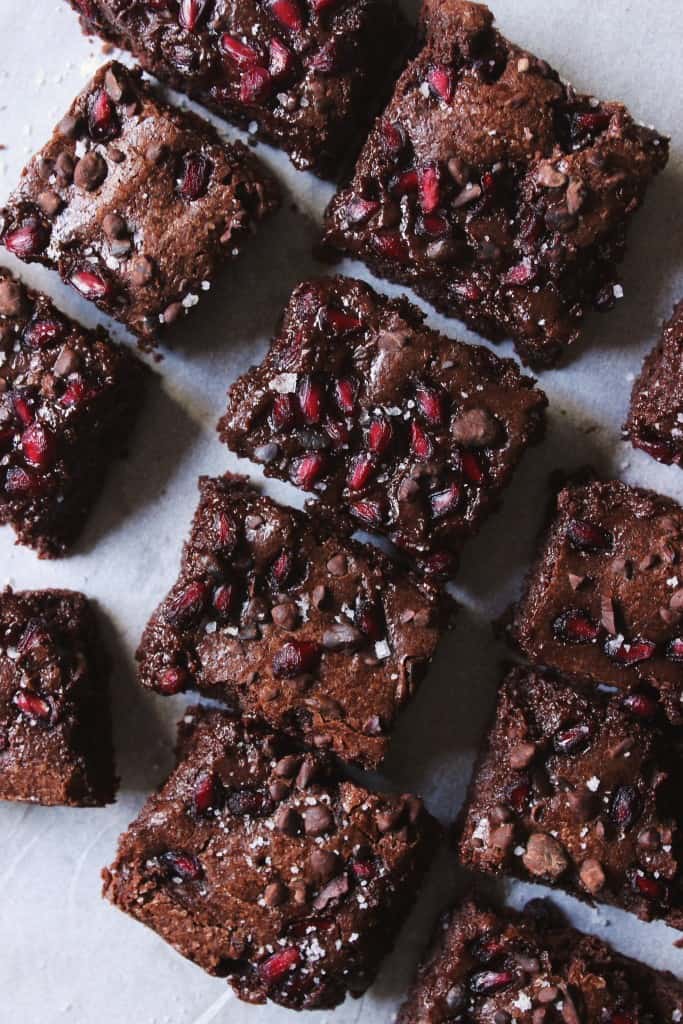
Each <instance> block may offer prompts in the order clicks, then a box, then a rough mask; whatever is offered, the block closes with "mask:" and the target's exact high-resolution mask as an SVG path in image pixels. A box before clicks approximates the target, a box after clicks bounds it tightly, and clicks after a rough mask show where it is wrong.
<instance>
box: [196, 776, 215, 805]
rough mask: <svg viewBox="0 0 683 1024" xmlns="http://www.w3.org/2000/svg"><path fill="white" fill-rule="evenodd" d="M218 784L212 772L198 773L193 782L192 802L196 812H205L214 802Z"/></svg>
mask: <svg viewBox="0 0 683 1024" xmlns="http://www.w3.org/2000/svg"><path fill="white" fill-rule="evenodd" d="M217 795H218V786H217V779H216V776H215V775H214V774H213V773H212V772H206V774H204V775H200V776H199V778H198V779H197V782H196V783H195V787H194V793H193V795H192V802H193V804H194V809H195V811H196V812H197V814H206V813H207V811H210V810H211V809H212V808H213V807H214V806H215V804H216V798H217Z"/></svg>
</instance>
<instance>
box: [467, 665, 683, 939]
mask: <svg viewBox="0 0 683 1024" xmlns="http://www.w3.org/2000/svg"><path fill="white" fill-rule="evenodd" d="M660 715H661V712H660V713H659V714H658V711H657V706H656V705H655V704H653V702H651V701H649V700H647V699H646V698H644V697H641V696H639V695H630V696H629V695H627V696H626V697H624V695H623V694H613V693H601V692H597V693H596V692H594V691H592V690H588V689H587V690H584V691H582V692H579V691H577V690H576V689H575V688H574V687H572V686H571V685H570V684H569V683H568V682H567V681H566V680H564V679H562V678H559V677H556V676H554V675H552V674H551V673H547V672H545V673H544V672H539V671H538V670H536V669H527V668H515V669H513V670H512V671H511V672H510V673H509V675H508V676H507V677H506V678H505V680H504V682H503V685H502V686H501V689H500V692H499V694H498V703H497V707H496V712H495V717H494V721H493V724H492V726H491V730H490V732H489V735H488V737H487V739H486V741H485V743H484V746H483V749H482V752H481V755H480V757H479V761H478V763H477V766H476V768H475V771H474V776H473V780H472V785H471V787H470V793H469V798H468V801H467V804H466V807H465V809H464V811H463V816H462V832H461V835H460V839H459V844H458V853H459V859H460V862H461V864H463V865H464V866H465V867H472V868H475V869H476V870H478V871H487V872H491V873H493V874H499V873H505V874H513V875H516V876H517V877H518V878H523V879H525V880H527V881H543V882H547V883H550V884H553V885H557V886H559V887H561V888H563V889H566V890H567V891H568V892H570V893H572V895H574V896H578V897H579V898H581V899H587V900H589V901H592V900H597V901H598V902H601V903H611V904H613V905H614V906H617V907H622V908H623V909H625V910H630V911H632V912H633V913H635V914H638V916H639V917H642V918H643V919H645V920H651V919H653V918H663V919H664V920H665V921H666V922H667V923H668V924H670V925H672V926H673V927H675V928H679V929H683V884H682V882H681V878H682V873H681V856H682V855H683V843H682V842H681V828H680V825H681V823H682V822H683V802H682V799H683V775H682V773H681V764H682V762H681V748H680V738H679V737H678V735H677V733H678V731H677V730H673V729H670V728H667V727H666V725H665V724H663V723H662V721H660ZM661 717H662V718H663V717H664V716H663V715H661Z"/></svg>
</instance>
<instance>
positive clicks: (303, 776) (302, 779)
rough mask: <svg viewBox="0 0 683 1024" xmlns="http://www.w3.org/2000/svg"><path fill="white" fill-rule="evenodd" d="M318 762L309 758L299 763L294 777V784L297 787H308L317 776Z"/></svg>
mask: <svg viewBox="0 0 683 1024" xmlns="http://www.w3.org/2000/svg"><path fill="white" fill-rule="evenodd" d="M318 770H319V769H318V764H317V762H316V761H313V760H312V759H311V758H306V760H305V761H304V762H303V764H302V765H301V768H300V769H299V771H298V774H297V777H296V785H297V786H298V788H299V789H308V787H309V786H310V785H311V783H312V782H315V780H316V779H317V777H318Z"/></svg>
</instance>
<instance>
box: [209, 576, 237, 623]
mask: <svg viewBox="0 0 683 1024" xmlns="http://www.w3.org/2000/svg"><path fill="white" fill-rule="evenodd" d="M211 603H212V604H213V607H214V608H215V609H216V611H217V612H218V614H219V615H220V616H222V617H224V618H225V617H226V616H228V615H229V614H230V612H231V611H232V610H233V608H234V606H235V588H234V587H233V585H232V584H231V583H223V584H221V586H220V587H217V588H216V590H214V592H213V598H212V599H211Z"/></svg>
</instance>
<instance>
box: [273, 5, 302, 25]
mask: <svg viewBox="0 0 683 1024" xmlns="http://www.w3.org/2000/svg"><path fill="white" fill-rule="evenodd" d="M270 9H271V11H272V12H273V14H274V15H275V17H276V18H277V20H278V21H279V22H280V24H281V25H284V27H285V28H288V29H290V30H291V31H292V32H299V31H301V29H302V28H303V25H304V23H303V19H302V17H301V10H300V8H299V5H298V4H297V3H295V0H273V2H272V3H271V5H270Z"/></svg>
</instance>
